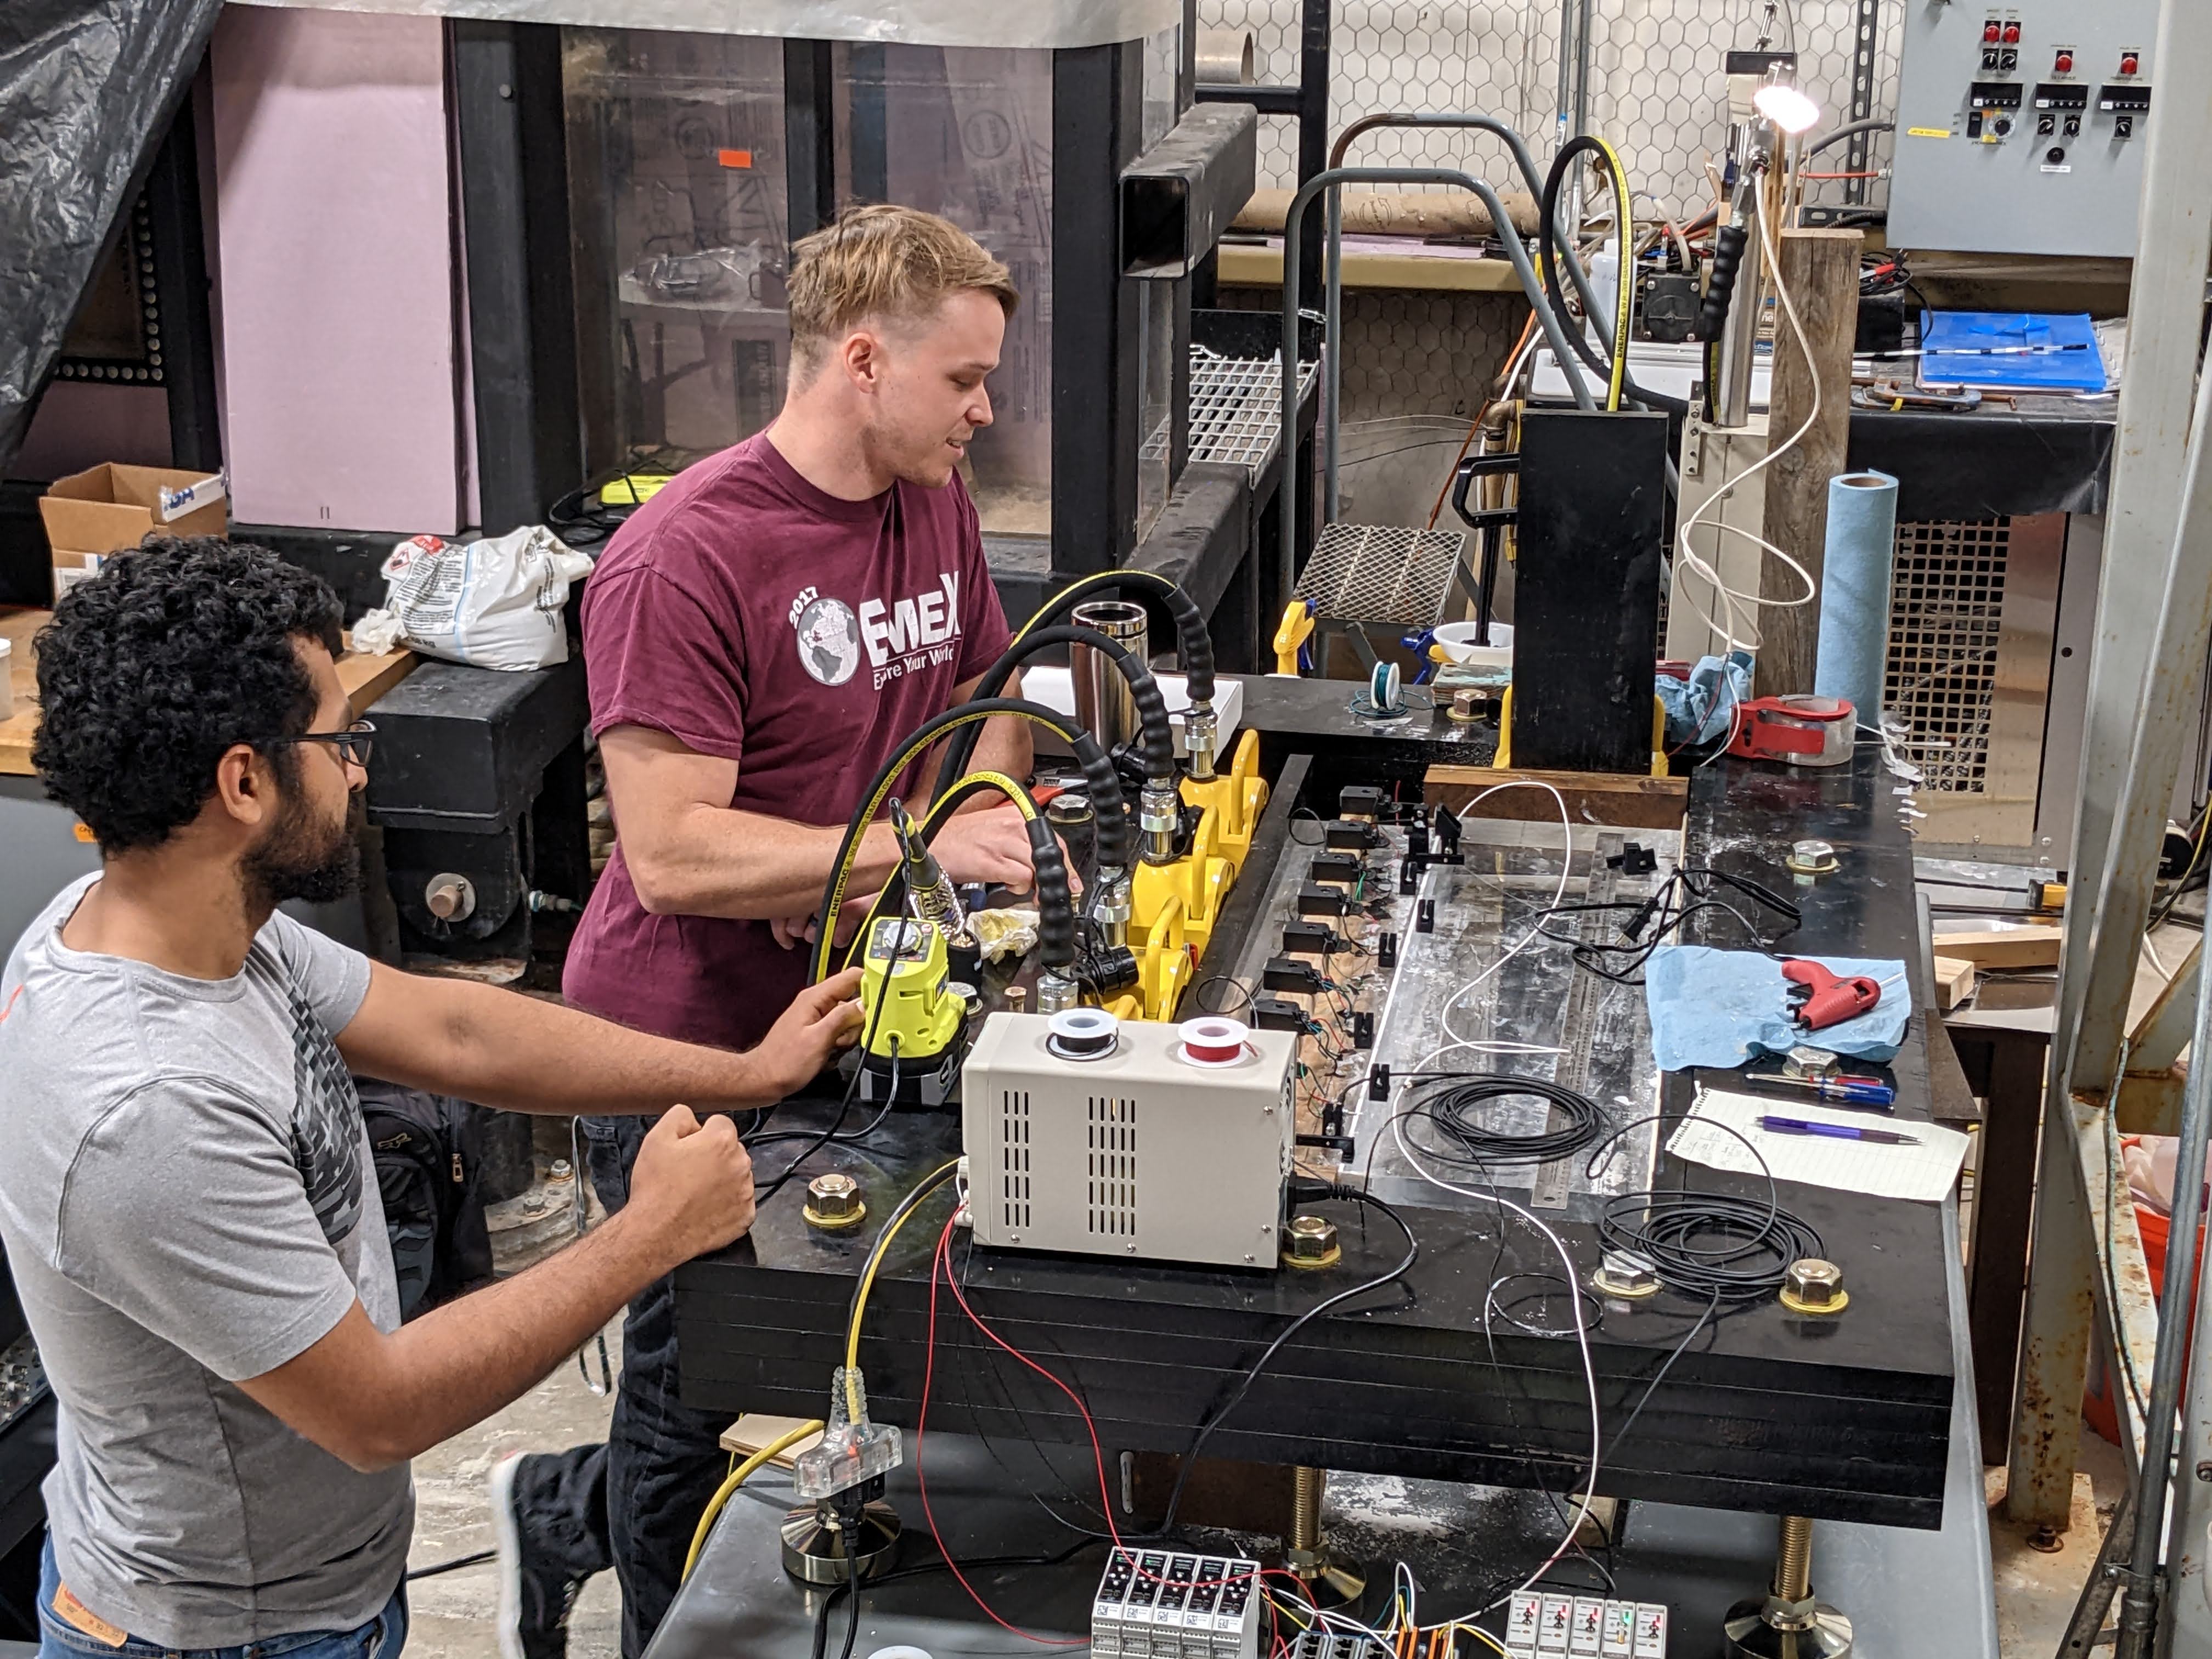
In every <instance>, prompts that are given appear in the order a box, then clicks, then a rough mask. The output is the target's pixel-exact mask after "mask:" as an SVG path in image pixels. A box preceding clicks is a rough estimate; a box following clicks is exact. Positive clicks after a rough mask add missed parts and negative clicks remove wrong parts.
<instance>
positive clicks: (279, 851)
mask: <svg viewBox="0 0 2212 1659" xmlns="http://www.w3.org/2000/svg"><path fill="white" fill-rule="evenodd" d="M240 875H241V877H242V878H243V879H244V881H245V883H246V896H247V897H248V898H249V899H250V900H252V901H253V902H254V903H255V904H256V906H257V908H258V907H259V906H263V905H265V906H267V907H268V908H270V909H274V908H276V906H278V905H280V904H282V903H283V902H285V901H286V900H288V899H299V900H301V901H302V902H306V903H308V904H328V903H330V902H332V901H333V900H336V899H342V898H344V897H345V896H347V895H349V894H350V893H353V892H355V891H356V890H358V889H359V888H360V886H361V847H360V845H359V843H357V842H356V841H355V840H354V838H353V827H352V825H351V823H349V821H348V815H347V814H344V813H341V814H340V815H339V816H338V817H337V818H335V819H331V820H325V821H321V822H318V821H317V820H316V819H315V818H314V817H313V816H312V814H311V811H310V809H309V807H308V805H307V802H306V800H305V799H303V798H302V797H301V794H300V793H298V792H297V791H296V790H286V791H285V792H284V804H283V806H282V808H280V809H279V811H278V812H277V815H276V823H273V824H271V825H270V829H269V834H268V836H266V837H265V838H264V840H263V841H262V842H261V844H260V845H259V846H258V847H256V848H254V849H253V850H252V852H250V853H248V854H246V857H245V859H244V860H243V861H242V862H241V864H240Z"/></svg>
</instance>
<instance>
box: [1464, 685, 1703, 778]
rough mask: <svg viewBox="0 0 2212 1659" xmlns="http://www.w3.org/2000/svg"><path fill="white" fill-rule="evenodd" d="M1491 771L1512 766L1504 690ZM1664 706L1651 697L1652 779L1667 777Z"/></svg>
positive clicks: (1509, 702) (1509, 695)
mask: <svg viewBox="0 0 2212 1659" xmlns="http://www.w3.org/2000/svg"><path fill="white" fill-rule="evenodd" d="M1490 765H1491V769H1492V770H1493V771H1498V772H1504V771H1508V770H1510V769H1511V767H1512V765H1513V688H1512V687H1511V686H1510V685H1509V686H1507V687H1506V688H1505V696H1504V699H1503V701H1501V702H1499V704H1498V752H1497V753H1496V754H1495V755H1493V756H1492V757H1491V758H1490ZM1651 775H1652V776H1653V777H1655V778H1663V777H1665V776H1666V775H1667V705H1666V704H1665V703H1663V702H1660V701H1659V696H1658V694H1657V693H1656V692H1654V693H1653V694H1652V697H1651Z"/></svg>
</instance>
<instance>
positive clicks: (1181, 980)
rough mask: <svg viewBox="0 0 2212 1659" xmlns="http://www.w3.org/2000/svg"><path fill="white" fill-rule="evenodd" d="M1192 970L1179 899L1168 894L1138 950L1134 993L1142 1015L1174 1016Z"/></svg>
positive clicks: (1189, 942)
mask: <svg viewBox="0 0 2212 1659" xmlns="http://www.w3.org/2000/svg"><path fill="white" fill-rule="evenodd" d="M1193 971H1194V964H1193V963H1192V960H1191V941H1190V936H1189V933H1188V930H1187V928H1186V927H1184V924H1183V913H1182V899H1181V898H1179V897H1174V896H1170V898H1169V900H1168V902H1167V903H1166V904H1165V905H1164V907H1162V908H1161V911H1160V914H1159V915H1158V917H1157V918H1156V919H1155V920H1154V921H1153V923H1152V937H1151V938H1150V939H1147V940H1146V942H1145V948H1144V949H1143V950H1142V951H1139V952H1138V953H1137V995H1138V998H1139V1001H1140V1003H1141V1006H1142V1008H1143V1018H1146V1019H1173V1018H1175V1013H1176V1003H1177V1002H1179V1001H1181V1000H1182V994H1183V989H1184V987H1186V986H1188V984H1189V983H1190V976H1191V974H1192V973H1193Z"/></svg>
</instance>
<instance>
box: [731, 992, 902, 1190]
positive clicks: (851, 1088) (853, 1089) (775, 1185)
mask: <svg viewBox="0 0 2212 1659" xmlns="http://www.w3.org/2000/svg"><path fill="white" fill-rule="evenodd" d="M889 1002H890V997H889V996H888V995H884V996H882V997H878V999H877V1000H876V1007H875V1012H873V1013H872V1014H870V1015H869V1016H868V1028H867V1030H865V1031H863V1032H862V1033H861V1034H860V1051H859V1052H858V1053H857V1054H854V1056H853V1077H852V1080H851V1081H850V1082H848V1084H846V1085H845V1097H844V1099H842V1101H840V1102H838V1103H837V1115H836V1117H834V1118H832V1119H830V1120H829V1127H828V1128H826V1129H824V1130H823V1131H822V1132H821V1133H819V1134H817V1135H816V1136H815V1137H814V1139H813V1144H812V1145H811V1146H807V1147H806V1148H805V1150H804V1151H802V1152H800V1153H799V1156H798V1157H796V1158H793V1159H792V1160H791V1162H790V1163H788V1164H786V1165H784V1168H783V1173H782V1174H781V1175H779V1176H776V1178H775V1180H773V1181H771V1182H769V1183H768V1185H767V1186H765V1187H763V1188H758V1189H757V1191H755V1193H754V1194H753V1204H754V1206H755V1207H756V1208H757V1207H758V1206H761V1205H763V1204H765V1203H767V1202H768V1201H769V1200H770V1199H771V1198H774V1197H775V1195H776V1194H778V1193H780V1192H781V1191H782V1190H783V1188H784V1185H785V1183H786V1182H788V1181H789V1180H790V1179H791V1178H792V1176H794V1175H796V1174H798V1173H799V1165H800V1164H804V1163H805V1162H806V1160H807V1159H808V1158H811V1157H813V1156H814V1154H815V1153H817V1152H820V1151H821V1150H822V1148H823V1147H824V1146H828V1145H829V1143H830V1142H831V1141H832V1140H834V1139H836V1136H837V1131H838V1130H840V1129H842V1128H843V1127H845V1115H846V1114H847V1113H848V1112H850V1111H851V1110H852V1109H853V1097H854V1096H855V1095H857V1094H859V1093H860V1074H861V1073H863V1072H865V1071H866V1070H867V1067H868V1045H869V1044H870V1043H872V1042H874V1041H875V1040H876V1024H877V1022H878V1021H879V1020H880V1019H882V1018H883V1017H884V1006H885V1005H886V1004H888V1003H889ZM889 1105H890V1103H889V1102H886V1103H885V1106H886V1109H888V1108H889ZM877 1121H878V1122H880V1121H882V1116H881V1114H878V1117H877ZM868 1127H870V1128H873V1127H875V1125H874V1124H870V1125H869V1126H868ZM800 1133H804V1132H803V1131H802V1132H800ZM765 1139H767V1137H765V1136H763V1137H761V1138H760V1139H758V1140H756V1141H755V1142H753V1143H752V1144H753V1145H759V1144H761V1142H762V1141H763V1140H765ZM775 1139H779V1140H780V1139H783V1136H782V1135H781V1134H779V1135H777V1136H776V1137H775Z"/></svg>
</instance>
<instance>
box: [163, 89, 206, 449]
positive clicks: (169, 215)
mask: <svg viewBox="0 0 2212 1659" xmlns="http://www.w3.org/2000/svg"><path fill="white" fill-rule="evenodd" d="M197 94H198V83H197V82H194V83H193V88H192V90H191V92H190V93H188V94H186V96H185V100H184V102H183V103H182V104H181V105H180V106H179V107H178V110H177V118H176V119H175V120H173V121H172V122H171V123H170V124H169V134H168V137H167V138H165V139H163V140H162V142H161V149H158V150H157V151H155V155H154V167H153V171H152V172H151V173H149V175H148V176H147V179H146V195H145V203H146V211H147V218H148V228H149V231H150V232H151V233H152V241H153V247H154V304H155V311H156V313H158V314H159V316H160V317H161V387H162V390H163V391H165V392H167V393H168V396H169V454H170V464H171V465H173V466H181V467H190V468H192V469H194V470H195V471H204V472H213V471H216V470H217V469H218V468H220V467H221V466H222V409H221V407H220V405H219V404H217V402H216V371H215V325H214V323H213V321H212V319H210V316H209V314H208V265H207V228H206V222H205V221H204V219H203V218H202V216H201V213H200V163H199V133H198V129H197V125H196V124H195V120H194V113H195V111H194V105H195V103H196V101H197Z"/></svg>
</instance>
